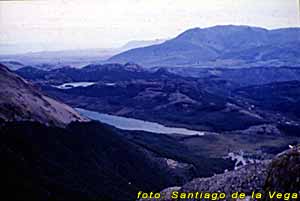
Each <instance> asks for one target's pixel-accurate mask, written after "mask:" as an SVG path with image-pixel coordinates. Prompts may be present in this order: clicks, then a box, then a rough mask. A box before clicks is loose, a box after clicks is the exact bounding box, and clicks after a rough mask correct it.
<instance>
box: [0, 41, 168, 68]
mask: <svg viewBox="0 0 300 201" xmlns="http://www.w3.org/2000/svg"><path fill="white" fill-rule="evenodd" d="M164 41H165V40H164V39H156V40H134V41H129V42H128V43H126V44H125V45H123V46H121V47H119V48H94V49H78V50H60V51H42V52H29V53H24V54H7V55H3V54H2V55H0V61H1V63H2V64H5V65H6V66H8V67H9V68H10V69H13V70H16V69H19V68H21V67H23V66H26V65H31V66H35V67H37V68H40V69H44V70H50V69H54V68H61V67H65V66H73V67H82V66H85V65H88V64H91V63H101V61H103V60H107V59H108V58H110V57H112V56H113V55H116V54H119V53H121V52H124V51H127V50H129V49H133V48H140V47H146V46H150V45H154V44H159V43H163V42H164ZM0 49H1V47H0Z"/></svg>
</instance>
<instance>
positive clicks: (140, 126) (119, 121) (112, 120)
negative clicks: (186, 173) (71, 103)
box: [76, 108, 204, 135]
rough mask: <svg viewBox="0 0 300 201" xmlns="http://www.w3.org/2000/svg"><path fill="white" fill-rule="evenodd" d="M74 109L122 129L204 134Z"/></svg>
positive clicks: (202, 133)
mask: <svg viewBox="0 0 300 201" xmlns="http://www.w3.org/2000/svg"><path fill="white" fill-rule="evenodd" d="M76 110H77V111H78V112H79V113H80V114H81V115H83V116H85V117H88V118H90V119H92V120H98V121H101V122H103V123H106V124H109V125H112V126H115V127H117V128H120V129H123V130H138V131H147V132H152V133H161V134H183V135H204V132H202V131H196V130H190V129H186V128H176V127H168V126H164V125H162V124H159V123H155V122H150V121H144V120H139V119H133V118H128V117H121V116H115V115H109V114H103V113H99V112H95V111H90V110H85V109H82V108H76Z"/></svg>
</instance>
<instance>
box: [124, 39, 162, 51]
mask: <svg viewBox="0 0 300 201" xmlns="http://www.w3.org/2000/svg"><path fill="white" fill-rule="evenodd" d="M165 41H166V40H164V39H156V40H133V41H129V42H128V43H126V44H125V45H123V46H122V47H121V48H120V49H121V50H122V51H126V50H130V49H134V48H140V47H146V46H151V45H158V44H161V43H163V42H165Z"/></svg>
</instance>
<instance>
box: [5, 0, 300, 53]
mask: <svg viewBox="0 0 300 201" xmlns="http://www.w3.org/2000/svg"><path fill="white" fill-rule="evenodd" d="M226 24H234V25H250V26H259V27H264V28H268V29H275V28H283V27H299V26H300V14H299V1H298V0H49V1H46V0H31V1H30V0H23V1H22V0H18V1H0V54H12V53H24V52H36V51H52V50H65V49H86V48H116V47H119V46H122V45H124V44H125V43H127V42H128V41H131V40H154V39H165V38H172V37H175V36H176V35H178V34H180V33H181V32H183V31H185V30H187V29H189V28H194V27H200V28H204V27H210V26H214V25H226Z"/></svg>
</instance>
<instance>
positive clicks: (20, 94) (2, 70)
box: [0, 65, 87, 126]
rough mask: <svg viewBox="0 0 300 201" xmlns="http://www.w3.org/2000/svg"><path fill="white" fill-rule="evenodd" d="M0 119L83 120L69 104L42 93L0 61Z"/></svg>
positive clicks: (50, 122) (57, 122)
mask: <svg viewBox="0 0 300 201" xmlns="http://www.w3.org/2000/svg"><path fill="white" fill-rule="evenodd" d="M0 88H1V91H0V119H2V120H4V121H37V122H40V123H44V124H46V125H55V126H64V125H66V124H68V123H70V122H72V121H86V120H87V119H85V118H83V117H81V116H80V115H79V114H78V113H77V112H76V111H75V110H74V109H72V108H71V107H69V106H67V105H65V104H63V103H60V102H58V101H56V100H54V99H52V98H49V97H47V96H44V95H43V94H42V93H41V92H40V91H39V90H37V89H36V88H35V87H33V85H31V84H30V83H29V82H27V81H26V80H24V79H23V78H21V77H19V76H18V75H16V74H14V73H12V72H11V71H10V70H8V69H7V68H6V67H5V66H4V65H0Z"/></svg>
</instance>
